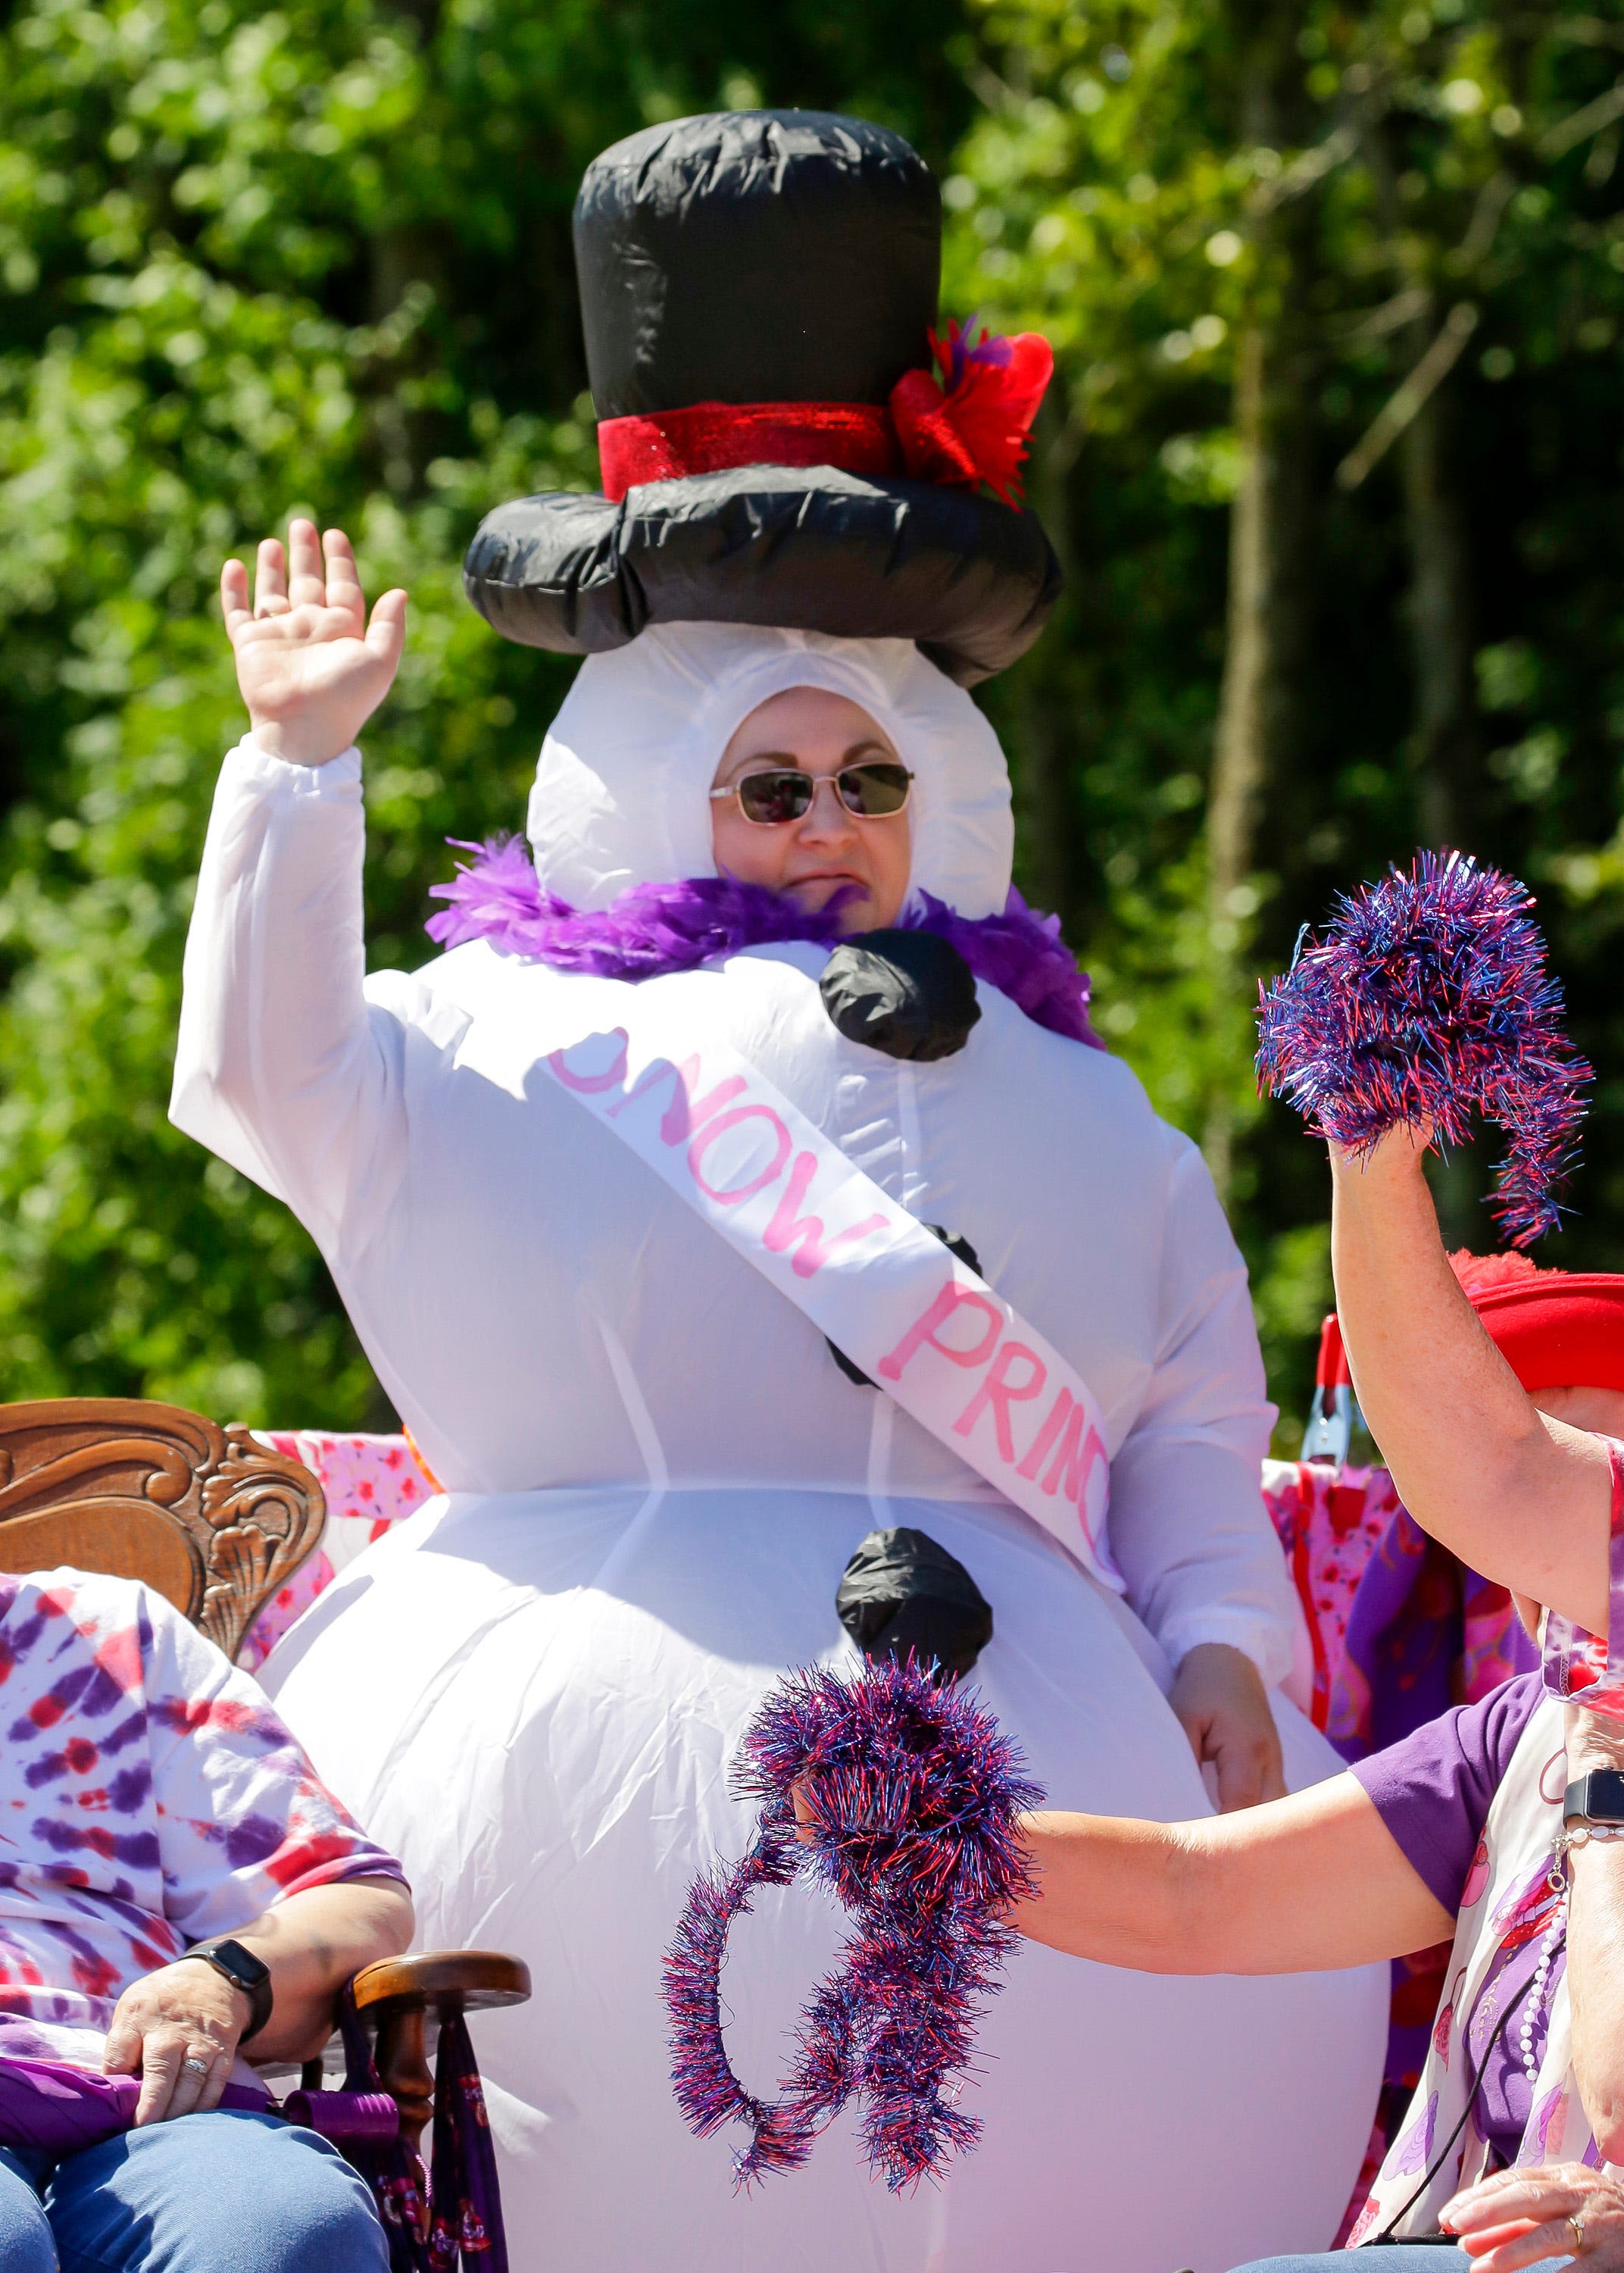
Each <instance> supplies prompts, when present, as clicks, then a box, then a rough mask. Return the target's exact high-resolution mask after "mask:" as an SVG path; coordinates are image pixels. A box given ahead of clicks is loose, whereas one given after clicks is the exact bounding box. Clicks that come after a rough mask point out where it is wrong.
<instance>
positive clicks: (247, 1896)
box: [0, 1570, 401, 2069]
mask: <svg viewBox="0 0 1624 2273" xmlns="http://www.w3.org/2000/svg"><path fill="white" fill-rule="evenodd" d="M400 1876H401V1872H400V1864H398V1863H396V1862H394V1861H393V1860H392V1858H391V1857H389V1856H387V1855H385V1853H383V1851H382V1850H381V1849H379V1848H377V1847H375V1846H374V1845H373V1844H372V1843H371V1842H370V1840H369V1839H368V1838H367V1837H366V1836H365V1834H363V1832H362V1831H361V1830H359V1829H358V1828H357V1827H356V1826H355V1824H354V1823H353V1822H352V1821H351V1820H350V1819H349V1817H348V1815H346V1814H345V1812H344V1811H343V1809H342V1808H341V1806H340V1805H339V1804H338V1802H337V1801H336V1800H335V1799H334V1798H333V1795H332V1794H331V1793H330V1792H329V1791H327V1790H326V1788H325V1787H324V1786H323V1785H322V1784H321V1783H320V1782H318V1780H317V1777H316V1775H315V1774H314V1772H313V1770H312V1769H311V1766H310V1763H309V1762H308V1761H307V1760H306V1759H305V1757H304V1755H303V1752H301V1751H300V1749H299V1747H298V1745H297V1744H296V1743H295V1741H294V1739H293V1737H291V1736H290V1735H289V1734H288V1730H287V1729H285V1728H284V1727H283V1725H282V1723H281V1721H279V1720H278V1718H277V1716H276V1714H274V1713H273V1711H272V1709H271V1707H270V1706H269V1704H268V1703H267V1702H266V1698H265V1696H264V1693H263V1692H261V1690H260V1689H259V1688H258V1686H257V1685H256V1684H255V1683H254V1682H253V1681H251V1679H250V1678H249V1677H248V1676H247V1675H246V1674H245V1673H241V1672H239V1671H238V1670H237V1669H236V1667H234V1666H233V1665H231V1664H230V1663H228V1661H227V1659H226V1658H225V1657H224V1656H223V1655H222V1654H221V1652H220V1651H219V1650H218V1649H216V1648H215V1647H214V1645H213V1642H210V1641H206V1640H205V1639H204V1638H203V1636H202V1635H201V1634H199V1633H198V1632H195V1631H194V1630H193V1628H192V1627H191V1626H190V1625H189V1624H187V1622H186V1620H185V1619H184V1618H183V1617H182V1616H181V1614H180V1612H179V1611H178V1610H176V1609H174V1608H173V1607H172V1606H171V1604H170V1603H168V1602H166V1601H165V1600H164V1598H163V1597H162V1596H161V1594H154V1593H153V1591H152V1589H151V1588H150V1587H143V1586H140V1585H138V1584H137V1583H136V1582H135V1581H134V1580H131V1579H108V1578H98V1577H92V1576H89V1575H87V1574H86V1573H85V1572H79V1571H68V1570H59V1571H46V1572H34V1573H33V1574H32V1575H31V1576H29V1577H27V1578H11V1577H5V1576H0V2057H3V2056H4V2055H5V2054H6V2053H11V2054H12V2055H24V2056H27V2057H30V2058H34V2059H41V2058H49V2059H66V2060H71V2061H73V2062H75V2063H76V2064H77V2065H79V2066H80V2067H93V2068H97V2069H99V2068H100V2067H101V2049H102V2041H103V2037H104V2035H105V2032H106V2029H107V2028H108V2025H109V2022H110V2021H111V2019H112V2016H113V2007H114V2006H115V2005H116V2003H117V2001H118V1999H119V1997H120V1995H121V1993H122V1992H123V1990H124V1989H125V1988H126V1987H127V1986H128V1985H129V1984H130V1983H131V1981H134V1980H136V1979H138V1977H140V1976H141V1975H142V1974H144V1973H150V1972H151V1971H152V1970H153V1968H154V1967H156V1966H160V1965H168V1964H169V1963H170V1962H172V1961H173V1960H174V1959H175V1958H176V1957H178V1956H180V1955H181V1954H182V1953H183V1951H184V1950H186V1949H187V1948H189V1947H191V1944H192V1943H194V1942H198V1941H202V1940H204V1939H206V1938H207V1937H208V1936H210V1935H213V1934H221V1933H228V1932H232V1931H233V1930H234V1929H235V1928H238V1927H242V1926H245V1925H247V1924H249V1922H250V1921H251V1919H253V1918H255V1917H258V1916H259V1914H260V1912H261V1911H263V1910H266V1909H269V1908H270V1906H271V1905H272V1903H273V1902H278V1901H280V1900H282V1899H283V1898H285V1897H286V1896H287V1895H288V1894H299V1893H301V1892H302V1891H303V1889H304V1888H306V1887H321V1886H328V1885H331V1884H333V1882H334V1881H336V1880H339V1879H358V1878H393V1879H399V1878H400Z"/></svg>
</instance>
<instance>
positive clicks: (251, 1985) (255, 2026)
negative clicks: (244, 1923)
mask: <svg viewBox="0 0 1624 2273" xmlns="http://www.w3.org/2000/svg"><path fill="white" fill-rule="evenodd" d="M186 1955H187V1956H188V1957H196V1958H198V1959H200V1960H201V1961H202V1962H203V1963H204V1964H205V1965H212V1966H213V1969H214V1970H215V1972H216V1973H218V1974H219V1975H221V1977H222V1979H224V1980H227V1981H228V1982H230V1984H231V1985H232V1987H233V1988H234V1989H240V1990H241V1991H242V1992H243V1995H244V1996H245V1997H246V1998H247V1999H248V2003H249V2014H248V2026H247V2027H246V2028H245V2029H243V2033H242V2035H241V2036H240V2037H238V2038H237V2043H238V2044H239V2045H242V2044H247V2043H248V2041H249V2039H250V2038H251V2037H257V2036H258V2034H259V2032H260V2030H261V2029H263V2028H264V2027H265V2024H266V2022H267V2021H268V2020H269V2019H270V2017H271V2012H272V2007H273V2004H274V2002H275V1999H274V1996H273V1992H272V1988H271V1969H270V1967H269V1966H268V1965H267V1964H266V1962H265V1960H264V1959H263V1958H262V1957H256V1956H255V1955H254V1953H253V1951H252V1950H251V1949H244V1948H243V1945H242V1943H241V1942H240V1941H233V1940H232V1939H230V1938H229V1936H228V1937H226V1938H225V1939H222V1940H220V1941H200V1942H198V1944H197V1945H196V1947H194V1948H191V1949H189V1950H188V1951H187V1952H186Z"/></svg>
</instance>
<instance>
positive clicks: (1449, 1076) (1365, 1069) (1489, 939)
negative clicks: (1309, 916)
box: [1258, 852, 1591, 1247]
mask: <svg viewBox="0 0 1624 2273" xmlns="http://www.w3.org/2000/svg"><path fill="white" fill-rule="evenodd" d="M1532 905H1533V897H1532V895H1531V894H1530V892H1529V891H1528V890H1527V889H1526V888H1525V887H1524V886H1523V885H1522V884H1520V883H1518V882H1517V881H1516V880H1515V877H1511V876H1505V875H1501V874H1500V873H1499V871H1498V870H1496V869H1493V868H1479V867H1478V866H1476V864H1475V863H1474V862H1472V861H1471V860H1470V859H1465V858H1463V856H1462V855H1460V854H1458V853H1451V854H1449V855H1448V857H1447V858H1445V859H1439V858H1438V857H1437V856H1436V855H1435V854H1433V853H1431V852H1422V853H1419V854H1418V855H1417V858H1416V860H1415V862H1414V865H1413V866H1412V867H1411V871H1410V874H1408V875H1405V874H1403V873H1402V872H1401V871H1400V870H1398V869H1397V868H1394V869H1392V870H1390V871H1389V872H1388V875H1387V876H1386V877H1385V878H1384V879H1383V880H1382V881H1381V883H1379V884H1375V885H1372V886H1369V887H1367V888H1366V889H1364V890H1362V891H1359V892H1357V893H1354V894H1353V895H1351V896H1344V897H1343V898H1341V899H1340V900H1339V901H1338V903H1337V907H1336V913H1335V915H1334V916H1333V917H1332V919H1331V921H1330V923H1329V924H1328V926H1326V930H1325V935H1324V937H1323V938H1322V939H1320V940H1315V939H1313V937H1312V935H1311V934H1308V933H1306V932H1305V934H1304V938H1303V941H1302V942H1301V943H1299V946H1298V953H1297V956H1296V958H1295V960H1294V961H1293V963H1292V965H1291V970H1290V971H1289V972H1288V973H1287V974H1286V976H1285V977H1284V978H1283V979H1277V980H1276V982H1275V984H1274V986H1271V987H1269V988H1268V989H1267V990H1266V991H1264V992H1263V994H1262V995H1261V1001H1260V1006H1259V1011H1258V1034H1259V1046H1258V1077H1259V1080H1260V1083H1261V1085H1262V1087H1263V1088H1264V1090H1265V1091H1272V1092H1274V1093H1276V1094H1278V1095H1283V1096H1284V1097H1286V1098H1287V1099H1289V1100H1290V1102H1291V1104H1292V1105H1294V1106H1296V1108H1297V1110H1298V1112H1299V1113H1300V1114H1303V1116H1304V1118H1305V1119H1306V1121H1308V1122H1309V1124H1310V1126H1311V1127H1312V1128H1313V1129H1314V1130H1315V1131H1316V1132H1317V1133H1318V1134H1319V1135H1321V1136H1322V1137H1328V1138H1329V1139H1330V1140H1331V1141H1332V1142H1333V1143H1334V1144H1341V1145H1343V1146H1345V1147H1346V1148H1347V1149H1348V1150H1349V1151H1351V1152H1353V1153H1354V1154H1355V1155H1356V1157H1357V1156H1364V1155H1366V1154H1368V1153H1369V1152H1371V1150H1372V1149H1373V1146H1374V1145H1375V1144H1376V1142H1377V1140H1378V1139H1379V1138H1380V1137H1382V1136H1384V1135H1385V1134H1386V1132H1387V1131H1388V1129H1395V1128H1397V1127H1398V1126H1399V1125H1400V1124H1401V1123H1406V1122H1407V1123H1409V1124H1410V1125H1411V1127H1413V1128H1415V1129H1419V1130H1422V1131H1425V1132H1426V1133H1427V1134H1428V1135H1430V1136H1431V1137H1433V1138H1434V1139H1435V1140H1436V1141H1437V1142H1438V1143H1439V1144H1446V1145H1447V1144H1460V1143H1462V1142H1463V1141H1464V1139H1465V1137H1467V1135H1468V1134H1469V1133H1470V1129H1471V1116H1472V1114H1474V1113H1480V1114H1483V1116H1484V1117H1485V1118H1486V1120H1489V1121H1493V1122H1495V1123H1496V1125H1497V1126H1498V1127H1500V1128H1501V1129H1504V1130H1505V1131H1506V1132H1507V1134H1508V1137H1509V1138H1510V1143H1509V1145H1508V1148H1507V1154H1506V1158H1505V1159H1504V1161H1503V1162H1502V1163H1501V1167H1500V1170H1499V1172H1498V1174H1497V1175H1496V1178H1495V1197H1494V1201H1493V1208H1494V1212H1495V1214H1496V1216H1497V1217H1498V1218H1499V1219H1500V1222H1501V1225H1502V1227H1503V1228H1504V1230H1505V1232H1506V1234H1507V1236H1508V1238H1509V1239H1510V1240H1511V1241H1512V1242H1514V1244H1515V1245H1516V1246H1519V1247H1525V1246H1527V1245H1528V1244H1529V1243H1530V1241H1532V1240H1534V1239H1537V1238H1538V1236H1539V1235H1540V1234H1542V1233H1543V1232H1546V1231H1550V1230H1553V1229H1554V1228H1555V1227H1556V1225H1557V1222H1558V1221H1559V1219H1560V1210H1559V1208H1558V1206H1557V1203H1556V1199H1555V1197H1554V1191H1555V1189H1556V1187H1557V1186H1558V1185H1559V1184H1560V1182H1561V1181H1562V1180H1563V1179H1564V1178H1565V1176H1566V1175H1567V1174H1568V1171H1569V1169H1570V1168H1571V1167H1572V1164H1573V1160H1574V1158H1575V1138H1576V1137H1577V1134H1578V1129H1579V1124H1580V1122H1581V1121H1583V1117H1584V1104H1583V1095H1582V1092H1583V1089H1584V1086H1585V1084H1587V1083H1588V1082H1589V1081H1590V1078H1591V1075H1590V1067H1589V1066H1588V1065H1587V1064H1586V1063H1585V1061H1584V1060H1583V1058H1582V1057H1580V1056H1579V1054H1578V1053H1577V1052H1576V1051H1575V1048H1574V1046H1573V1045H1572V1043H1571V1042H1570V1041H1569V1040H1568V1037H1567V1035H1566V1034H1565V1033H1564V1031H1562V1025H1561V1009H1562V990H1561V987H1560V985H1559V984H1558V982H1557V981H1556V980H1555V979H1553V978H1552V977H1551V976H1550V974H1549V972H1548V971H1547V970H1546V968H1545V941H1544V940H1543V939H1542V938H1541V936H1540V934H1539V932H1538V927H1537V926H1535V924H1534V923H1533V922H1532V921H1531V920H1530V917H1529V914H1528V910H1529V909H1530V907H1531V906H1532Z"/></svg>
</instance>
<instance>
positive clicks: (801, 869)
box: [710, 686, 912, 932]
mask: <svg viewBox="0 0 1624 2273" xmlns="http://www.w3.org/2000/svg"><path fill="white" fill-rule="evenodd" d="M864 759H879V760H882V761H886V762H888V763H890V764H893V765H894V764H896V763H897V762H898V758H897V753H896V750H895V748H894V746H893V745H892V743H891V741H890V739H889V738H888V737H887V735H886V734H885V733H884V732H883V731H881V729H880V728H879V726H877V725H876V724H875V723H874V721H873V720H872V718H871V717H870V716H869V715H868V712H867V711H866V710H864V709H861V708H859V706H858V705H857V703H855V702H851V701H848V700H847V698H846V697H845V695H843V694H830V693H829V692H828V690H827V688H825V687H821V686H791V687H789V688H787V689H786V690H785V692H784V693H783V694H775V695H772V696H770V697H769V699H768V700H767V701H765V702H763V703H761V704H760V706H759V707H758V708H757V709H754V710H752V712H751V714H750V716H749V717H748V718H746V719H745V723H744V724H743V725H742V726H740V727H739V729H738V731H737V733H736V734H735V735H734V737H733V739H732V740H731V741H730V743H729V744H728V746H727V748H726V749H725V750H724V751H723V752H722V763H721V764H720V765H719V766H718V767H717V769H716V777H715V783H714V784H713V787H714V788H715V789H719V790H721V789H725V790H730V789H732V788H733V787H734V786H735V784H737V783H738V782H741V781H742V780H743V779H744V778H745V776H746V775H747V774H755V773H765V772H767V771H768V770H770V769H772V768H774V767H783V766H793V767H796V768H797V769H799V770H800V771H801V772H802V773H806V774H811V775H812V778H813V780H814V781H815V782H816V783H817V784H818V787H817V789H816V790H815V791H814V792H813V796H812V804H811V806H809V808H808V809H807V811H806V812H805V814H802V816H801V818H800V819H799V820H798V821H778V822H773V823H768V824H766V825H764V824H763V823H761V822H760V821H746V820H745V815H744V813H743V812H742V810H741V809H740V806H739V802H738V799H737V797H715V798H713V799H712V800H711V808H710V813H711V847H712V850H713V852H714V853H715V862H716V869H717V873H718V874H720V875H723V876H733V877H736V878H737V881H739V882H740V883H742V884H761V885H764V886H765V887H766V889H767V890H768V891H769V892H782V893H783V894H784V895H785V896H787V897H788V898H790V899H792V900H794V901H795V902H796V904H797V905H798V906H800V907H803V908H805V909H806V910H808V911H810V912H812V913H813V914H816V913H817V912H819V911H820V910H822V909H823V908H825V907H827V905H828V903H829V902H830V901H831V900H832V899H833V898H834V895H835V894H836V893H837V892H840V891H844V892H846V894H847V895H848V897H847V900H846V903H845V904H844V906H843V907H842V909H841V910H840V911H839V913H838V915H837V917H836V921H837V922H838V924H839V926H840V928H841V930H842V932H859V931H879V930H880V929H882V928H883V927H884V926H886V925H887V924H893V923H894V922H895V921H896V919H897V917H898V916H899V915H900V914H901V913H902V902H903V900H904V899H905V898H906V897H907V896H908V872H909V859H910V855H911V851H912V839H911V833H910V816H909V813H908V811H907V810H906V809H904V810H903V811H902V812H901V813H894V814H887V815H885V816H883V817H881V818H879V819H874V820H867V819H864V818H861V817H860V816H859V815H857V814H853V813H849V812H848V811H847V809H846V807H845V806H844V805H842V802H841V799H840V797H839V795H838V793H837V792H836V790H835V787H834V776H835V775H836V774H837V773H839V772H840V770H841V769H842V766H851V765H858V764H861V763H862V761H864Z"/></svg>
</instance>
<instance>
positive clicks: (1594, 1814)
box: [1562, 1768, 1624, 1823]
mask: <svg viewBox="0 0 1624 2273" xmlns="http://www.w3.org/2000/svg"><path fill="white" fill-rule="evenodd" d="M1562 1821H1563V1822H1564V1823H1624V1772H1621V1771H1620V1770H1619V1769H1618V1768H1591V1769H1590V1770H1589V1771H1588V1773H1587V1774H1584V1775H1582V1776H1575V1779H1574V1781H1573V1782H1572V1783H1570V1784H1569V1785H1568V1789H1567V1790H1566V1791H1565V1792H1564V1793H1563V1794H1562Z"/></svg>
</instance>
